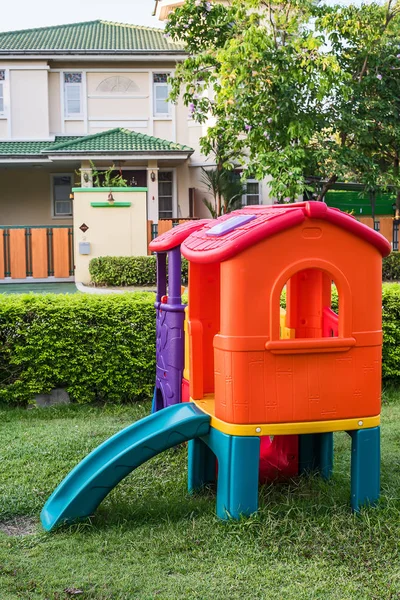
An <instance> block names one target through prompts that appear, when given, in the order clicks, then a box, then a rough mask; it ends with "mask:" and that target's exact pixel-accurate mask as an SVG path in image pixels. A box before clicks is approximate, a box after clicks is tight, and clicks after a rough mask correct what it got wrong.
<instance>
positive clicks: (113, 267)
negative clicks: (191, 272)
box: [89, 256, 188, 287]
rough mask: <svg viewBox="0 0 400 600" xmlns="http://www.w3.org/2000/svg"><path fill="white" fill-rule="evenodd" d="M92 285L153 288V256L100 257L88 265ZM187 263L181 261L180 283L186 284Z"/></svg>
mask: <svg viewBox="0 0 400 600" xmlns="http://www.w3.org/2000/svg"><path fill="white" fill-rule="evenodd" d="M89 272H90V277H91V281H92V283H94V284H95V285H99V286H110V287H115V286H123V287H125V286H155V285H156V281H157V266H156V257H155V256H101V257H99V258H92V260H91V261H90V265H89ZM187 278H188V263H187V261H186V260H185V259H183V260H182V282H183V283H187Z"/></svg>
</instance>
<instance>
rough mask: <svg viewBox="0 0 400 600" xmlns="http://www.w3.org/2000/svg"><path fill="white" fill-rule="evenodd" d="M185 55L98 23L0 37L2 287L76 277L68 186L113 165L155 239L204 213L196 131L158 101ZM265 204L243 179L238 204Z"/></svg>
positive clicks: (160, 41) (156, 35) (156, 32)
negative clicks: (142, 198)
mask: <svg viewBox="0 0 400 600" xmlns="http://www.w3.org/2000/svg"><path fill="white" fill-rule="evenodd" d="M184 58H185V53H184V50H183V48H182V46H180V45H179V44H176V43H174V42H172V41H171V40H170V39H168V38H166V37H165V36H164V33H163V31H162V30H161V29H152V28H146V27H139V26H134V25H125V24H117V23H110V22H105V21H91V22H85V23H76V24H72V25H62V26H57V27H45V28H39V29H32V30H23V31H12V32H3V33H0V227H1V230H0V234H1V237H2V238H3V239H0V282H1V281H5V280H7V281H9V278H12V279H13V280H20V279H25V278H26V277H34V278H40V279H42V278H46V277H50V278H56V279H68V278H73V277H74V257H73V254H74V253H73V244H72V238H73V235H74V230H73V228H74V226H80V225H84V224H77V223H75V224H74V199H73V194H72V189H73V188H74V187H77V186H78V187H83V188H85V187H91V186H92V185H93V169H94V170H95V171H98V172H102V171H104V170H106V169H109V168H110V167H112V166H113V167H114V171H115V174H116V175H122V176H123V178H124V179H126V180H127V182H128V186H130V187H132V188H135V187H138V188H141V189H146V214H147V221H148V223H149V224H150V227H149V231H151V230H152V231H153V235H154V233H155V232H156V231H157V230H160V228H161V230H165V229H166V228H168V227H171V226H172V223H173V222H176V221H177V220H182V219H188V218H193V217H204V216H208V213H207V210H206V209H205V206H204V204H203V202H202V199H203V197H204V195H205V191H204V190H203V189H202V185H201V177H200V176H201V167H202V166H205V165H211V164H212V163H211V162H210V160H207V158H206V157H204V156H202V154H201V152H200V149H199V139H200V137H201V136H202V135H203V133H204V129H203V127H204V126H202V125H198V124H197V123H195V122H194V121H193V120H192V119H190V117H189V115H188V110H187V108H186V107H184V105H183V103H182V102H178V103H177V104H176V105H174V104H172V103H170V102H168V94H169V89H168V77H169V75H171V74H173V72H174V68H175V66H176V64H177V62H178V61H181V60H183V59H184ZM263 197H264V198H265V201H268V192H267V186H266V185H264V184H262V183H259V182H256V181H252V182H249V189H248V197H244V198H243V202H244V203H260V202H263ZM159 222H160V223H159ZM36 230H40V235H39V232H38V231H36ZM39 238H40V239H41V242H40V244H39V246H40V248H41V252H42V254H46V253H47V256H46V257H45V258H44V259H43V260H44V261H45V262H46V261H47V262H46V265H45V264H44V263H43V264H42V267H41V268H40V269H39V270H38V269H37V268H36V267H35V268H34V267H33V266H32V255H35V252H36V255H37V248H36V246H37V245H38V243H37V239H39ZM35 240H36V242H35ZM133 252H134V250H133ZM61 253H62V255H63V257H61ZM34 262H35V265H36V266H37V265H38V260H37V259H35V261H34ZM46 269H47V276H46V277H45V276H44V275H45V273H46ZM33 271H34V272H33ZM38 273H40V277H38Z"/></svg>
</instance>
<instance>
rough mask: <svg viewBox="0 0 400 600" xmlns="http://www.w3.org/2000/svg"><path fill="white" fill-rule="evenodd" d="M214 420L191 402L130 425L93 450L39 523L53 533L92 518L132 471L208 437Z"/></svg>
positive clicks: (53, 498)
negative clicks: (186, 442) (189, 442)
mask: <svg viewBox="0 0 400 600" xmlns="http://www.w3.org/2000/svg"><path fill="white" fill-rule="evenodd" d="M209 429H210V417H209V416H208V415H206V414H204V413H203V412H202V411H201V410H199V409H198V408H197V407H196V406H195V405H194V404H193V403H184V404H176V405H175V406H171V407H169V408H165V409H163V410H161V411H159V412H157V413H154V414H152V415H150V416H148V417H145V418H144V419H141V420H140V421H137V422H136V423H134V424H133V425H130V426H129V427H126V428H125V429H123V430H122V431H120V432H119V433H116V434H115V435H114V436H112V437H111V438H110V439H108V440H106V441H105V442H103V444H101V445H100V446H99V447H98V448H96V449H95V450H93V452H91V453H90V454H89V455H88V456H87V457H86V458H84V459H83V460H82V462H81V463H79V465H77V466H76V467H75V468H74V469H73V470H72V471H71V472H70V473H69V475H67V477H66V478H65V479H64V481H62V483H60V485H59V486H58V488H57V489H56V490H55V491H54V492H53V494H52V495H51V496H50V498H49V499H48V501H47V502H46V504H45V506H44V508H43V510H42V513H41V521H42V524H43V527H44V528H45V529H46V530H47V531H50V530H51V529H53V528H54V527H56V526H57V525H60V524H62V523H71V522H73V521H77V520H79V519H83V518H85V517H89V516H90V515H92V514H93V513H94V512H95V510H96V508H97V507H98V506H99V504H100V502H101V501H102V500H103V499H104V498H105V497H106V496H107V494H108V493H109V492H110V491H111V490H112V489H113V488H114V487H115V486H116V485H117V484H118V483H119V482H120V481H121V480H122V479H123V478H124V477H126V476H127V475H129V473H131V471H133V470H134V469H136V467H138V466H139V465H141V464H143V463H144V462H145V461H146V460H149V459H150V458H152V457H153V456H155V455H156V454H159V453H160V452H163V450H167V449H168V448H172V447H173V446H176V445H177V444H180V443H181V442H185V441H188V440H193V439H195V438H198V437H201V436H204V435H207V433H208V432H209Z"/></svg>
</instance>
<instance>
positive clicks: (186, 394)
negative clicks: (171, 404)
mask: <svg viewBox="0 0 400 600" xmlns="http://www.w3.org/2000/svg"><path fill="white" fill-rule="evenodd" d="M182 402H190V389H189V382H188V380H187V379H182Z"/></svg>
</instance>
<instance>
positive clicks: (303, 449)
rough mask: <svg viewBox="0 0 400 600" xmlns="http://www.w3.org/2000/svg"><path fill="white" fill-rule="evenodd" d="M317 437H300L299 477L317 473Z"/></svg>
mask: <svg viewBox="0 0 400 600" xmlns="http://www.w3.org/2000/svg"><path fill="white" fill-rule="evenodd" d="M315 446H316V435H315V434H314V433H307V434H301V435H299V475H302V474H303V473H310V472H312V471H315V469H316V467H317V463H316V456H315V453H316V450H315Z"/></svg>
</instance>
